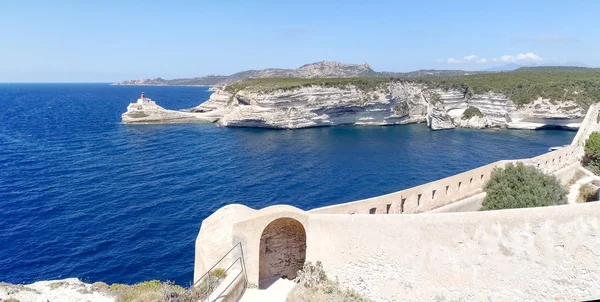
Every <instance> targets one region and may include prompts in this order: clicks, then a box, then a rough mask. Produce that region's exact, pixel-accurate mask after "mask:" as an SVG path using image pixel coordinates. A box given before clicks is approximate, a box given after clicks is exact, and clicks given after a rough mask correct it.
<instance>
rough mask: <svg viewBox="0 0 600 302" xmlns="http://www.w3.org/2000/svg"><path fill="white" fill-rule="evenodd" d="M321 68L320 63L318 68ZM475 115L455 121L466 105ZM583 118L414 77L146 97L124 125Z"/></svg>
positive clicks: (446, 124)
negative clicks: (180, 102) (168, 100)
mask: <svg viewBox="0 0 600 302" xmlns="http://www.w3.org/2000/svg"><path fill="white" fill-rule="evenodd" d="M324 70H325V71H323V72H326V70H327V68H324ZM470 106H472V107H475V108H478V109H479V110H480V111H481V113H482V114H483V115H484V117H483V118H471V119H469V120H466V121H463V120H462V118H461V115H462V113H463V112H464V111H465V110H466V109H467V108H468V107H470ZM582 116H583V110H582V108H580V107H579V106H578V105H577V104H575V103H573V102H571V101H566V102H556V103H553V102H551V101H550V100H546V99H538V100H535V101H534V102H533V103H531V104H527V105H525V106H523V107H522V108H517V107H516V106H515V104H514V103H513V102H512V101H510V100H509V99H508V98H507V97H506V96H504V95H502V94H497V93H491V92H490V93H485V94H475V95H471V94H468V93H465V92H463V91H461V90H449V91H444V90H440V89H429V88H427V87H425V86H423V85H421V84H418V83H414V82H397V81H395V82H390V83H389V84H386V85H382V86H380V87H379V88H378V89H372V90H369V91H364V90H361V89H359V88H357V87H356V86H353V85H348V86H345V87H324V86H316V85H315V86H311V87H302V88H297V89H293V90H285V91H284V90H278V91H273V92H268V93H265V92H260V91H255V90H252V89H242V90H240V91H238V92H237V93H236V94H235V95H234V94H232V93H229V92H227V91H225V90H224V89H222V88H215V91H214V93H213V94H212V95H211V96H210V99H209V100H207V101H206V102H204V103H202V104H201V105H199V106H197V107H194V108H191V109H189V110H187V112H180V111H173V110H165V109H163V108H162V107H160V106H158V105H156V104H155V103H154V102H151V103H148V104H145V103H144V104H141V105H140V104H138V103H134V104H131V105H130V106H129V107H128V110H127V112H126V113H124V114H123V122H124V123H190V122H217V123H218V124H219V125H221V126H229V127H264V128H279V129H297V128H306V127H319V126H335V125H398V124H408V123H421V122H427V123H428V125H430V127H431V128H432V129H434V130H439V129H451V128H454V127H467V128H475V129H479V128H486V127H509V128H517V129H538V128H542V127H548V126H559V127H563V126H564V127H563V128H568V129H570V128H573V127H575V128H576V127H577V126H578V122H579V121H580V120H581V118H582Z"/></svg>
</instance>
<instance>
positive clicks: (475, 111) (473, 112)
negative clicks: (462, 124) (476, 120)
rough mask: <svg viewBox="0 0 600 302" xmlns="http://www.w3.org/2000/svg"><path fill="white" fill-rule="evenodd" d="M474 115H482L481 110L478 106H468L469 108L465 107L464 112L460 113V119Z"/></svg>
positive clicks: (466, 118)
mask: <svg viewBox="0 0 600 302" xmlns="http://www.w3.org/2000/svg"><path fill="white" fill-rule="evenodd" d="M474 116H478V117H483V113H481V111H480V110H479V108H477V107H473V106H469V108H467V109H466V110H465V112H463V114H462V119H463V120H468V119H470V118H472V117H474Z"/></svg>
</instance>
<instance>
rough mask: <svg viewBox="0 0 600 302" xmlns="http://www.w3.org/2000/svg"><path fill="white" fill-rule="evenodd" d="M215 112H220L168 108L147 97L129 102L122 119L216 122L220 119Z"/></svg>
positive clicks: (157, 122)
mask: <svg viewBox="0 0 600 302" xmlns="http://www.w3.org/2000/svg"><path fill="white" fill-rule="evenodd" d="M215 113H217V114H218V111H214V112H213V113H190V112H182V111H175V110H167V109H165V108H163V107H161V106H158V105H157V104H156V103H155V102H154V101H152V100H150V99H148V98H147V99H145V100H144V101H143V102H140V101H138V102H136V103H131V104H129V106H127V112H125V113H123V114H122V115H121V120H122V122H123V123H125V124H175V123H214V122H216V121H217V120H218V116H216V115H215Z"/></svg>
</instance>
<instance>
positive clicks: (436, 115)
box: [427, 104, 455, 130]
mask: <svg viewBox="0 0 600 302" xmlns="http://www.w3.org/2000/svg"><path fill="white" fill-rule="evenodd" d="M427 126H429V128H431V130H443V129H453V128H455V126H454V123H453V121H452V117H450V115H449V114H448V112H446V110H444V107H443V105H441V104H434V105H432V106H430V109H429V111H428V112H427Z"/></svg>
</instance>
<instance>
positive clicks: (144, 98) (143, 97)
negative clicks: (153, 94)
mask: <svg viewBox="0 0 600 302" xmlns="http://www.w3.org/2000/svg"><path fill="white" fill-rule="evenodd" d="M151 101H152V100H150V99H148V98H146V96H145V95H144V93H143V92H142V96H140V98H139V99H138V100H137V103H138V104H144V103H150V102H151Z"/></svg>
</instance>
